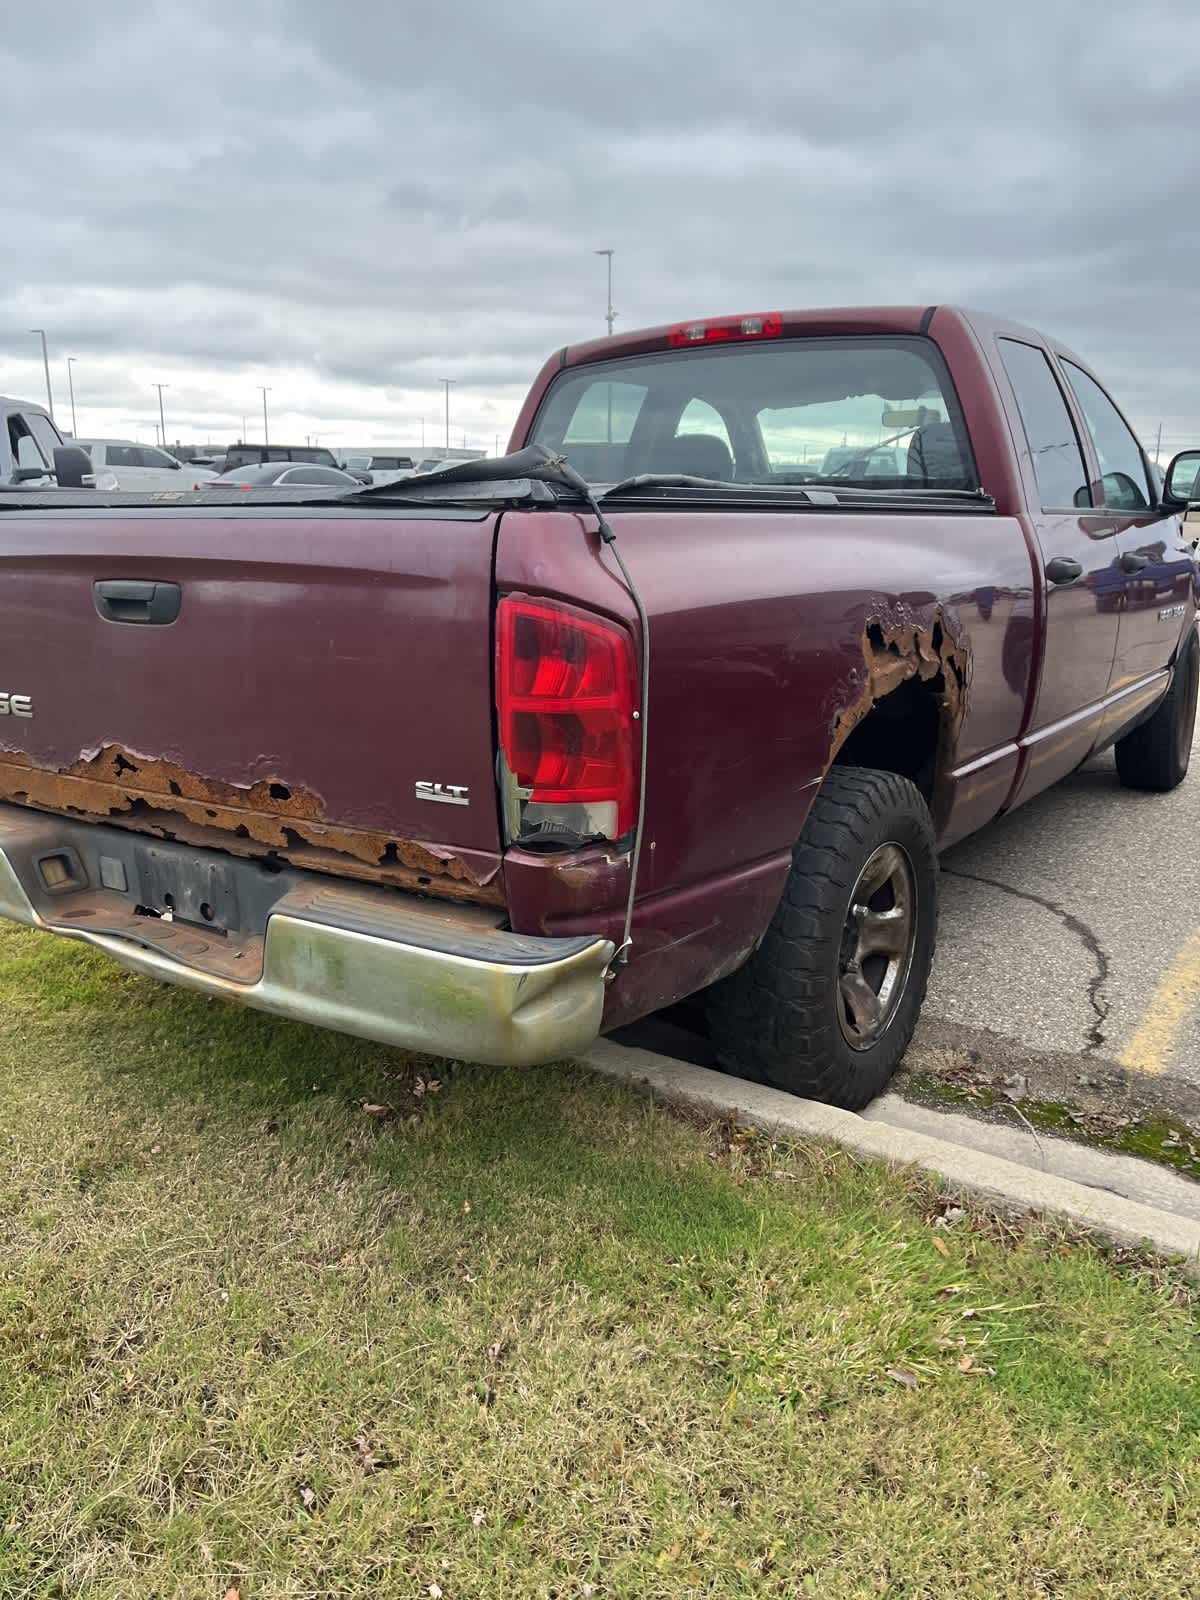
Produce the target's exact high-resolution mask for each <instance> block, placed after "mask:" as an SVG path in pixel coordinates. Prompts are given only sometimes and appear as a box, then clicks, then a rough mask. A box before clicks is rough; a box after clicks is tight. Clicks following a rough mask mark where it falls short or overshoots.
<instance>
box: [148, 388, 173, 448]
mask: <svg viewBox="0 0 1200 1600" xmlns="http://www.w3.org/2000/svg"><path fill="white" fill-rule="evenodd" d="M150 387H151V388H152V389H157V390H158V432H159V443H160V444H161V445H162V447H163V449H164V450H165V449H166V448H167V424H166V420H165V418H164V417H163V403H162V392H163V390H164V389H169V388H170V387H171V385H170V384H169V383H152V384H151V385H150Z"/></svg>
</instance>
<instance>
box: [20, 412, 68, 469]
mask: <svg viewBox="0 0 1200 1600" xmlns="http://www.w3.org/2000/svg"><path fill="white" fill-rule="evenodd" d="M28 422H29V431H30V433H32V435H33V437H34V438H35V439H36V440H37V443H38V449H39V450H40V451H41V452H42V455H43V456H44V457H45V460H46V463H47V465H49V464H50V463H51V462H52V461H53V460H54V452H55V450H56V449H57V448H58V446H59V445H60V444H61V443H62V440H61V439H60V438H59V436H58V429H57V428H56V427H55V426H54V424H53V423H52V422H51V421H50V418H49V417H43V416H42V415H41V414H40V413H39V412H37V411H30V412H29V413H28Z"/></svg>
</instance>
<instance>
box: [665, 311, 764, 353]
mask: <svg viewBox="0 0 1200 1600" xmlns="http://www.w3.org/2000/svg"><path fill="white" fill-rule="evenodd" d="M782 333H783V315H782V313H781V312H778V311H763V312H760V313H759V314H758V315H756V316H752V317H707V318H706V319H705V320H704V321H703V322H679V323H676V325H675V326H674V327H673V328H672V329H671V345H672V348H673V349H676V350H686V349H689V348H690V347H691V346H692V345H696V344H725V343H727V342H728V341H730V340H736V339H778V338H779V337H780V335H781V334H782Z"/></svg>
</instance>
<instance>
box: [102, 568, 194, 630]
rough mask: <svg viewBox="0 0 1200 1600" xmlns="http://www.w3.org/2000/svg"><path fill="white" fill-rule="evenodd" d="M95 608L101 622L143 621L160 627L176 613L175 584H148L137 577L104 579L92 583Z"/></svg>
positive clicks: (177, 594)
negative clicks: (101, 619) (102, 619)
mask: <svg viewBox="0 0 1200 1600" xmlns="http://www.w3.org/2000/svg"><path fill="white" fill-rule="evenodd" d="M92 597H93V599H94V600H95V602H96V610H97V611H98V612H99V614H100V615H101V616H102V617H103V618H104V620H105V622H144V623H149V624H150V625H151V626H152V627H163V626H165V625H166V624H167V623H169V622H174V621H175V619H176V617H177V616H178V615H179V604H180V599H181V595H180V591H179V585H178V584H177V583H150V582H147V581H144V580H143V579H141V578H104V579H102V580H98V581H97V582H96V583H94V584H93V585H92Z"/></svg>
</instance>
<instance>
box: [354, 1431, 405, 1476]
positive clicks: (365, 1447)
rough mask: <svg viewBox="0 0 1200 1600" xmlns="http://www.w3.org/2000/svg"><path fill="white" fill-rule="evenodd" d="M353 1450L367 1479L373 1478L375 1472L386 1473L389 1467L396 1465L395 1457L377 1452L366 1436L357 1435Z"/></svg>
mask: <svg viewBox="0 0 1200 1600" xmlns="http://www.w3.org/2000/svg"><path fill="white" fill-rule="evenodd" d="M354 1448H355V1449H356V1450H357V1451H358V1461H359V1465H360V1466H361V1467H362V1469H363V1471H364V1472H365V1473H366V1475H367V1477H368V1478H373V1477H374V1476H375V1474H376V1473H377V1472H386V1471H387V1469H388V1468H389V1467H394V1466H395V1465H396V1461H395V1457H394V1456H389V1455H387V1454H386V1452H382V1451H379V1450H377V1449H376V1448H375V1446H374V1445H373V1444H372V1443H371V1441H370V1440H369V1439H368V1438H367V1436H366V1434H362V1433H360V1434H359V1436H358V1438H357V1439H355V1441H354Z"/></svg>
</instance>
